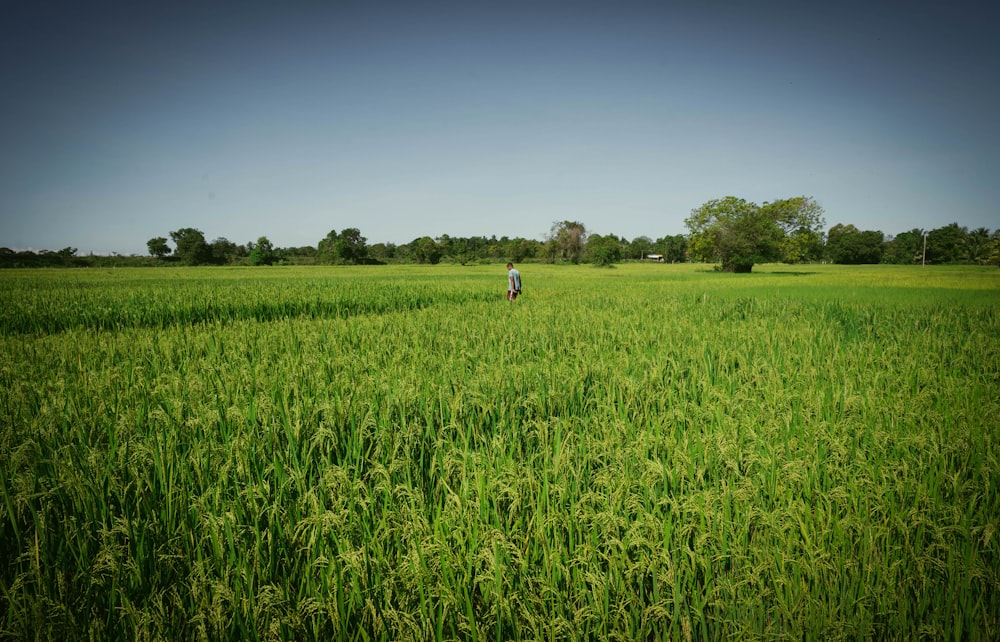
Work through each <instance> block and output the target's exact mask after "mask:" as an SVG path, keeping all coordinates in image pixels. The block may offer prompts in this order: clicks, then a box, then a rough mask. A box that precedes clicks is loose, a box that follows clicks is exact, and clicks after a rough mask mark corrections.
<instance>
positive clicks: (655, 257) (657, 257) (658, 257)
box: [646, 254, 666, 263]
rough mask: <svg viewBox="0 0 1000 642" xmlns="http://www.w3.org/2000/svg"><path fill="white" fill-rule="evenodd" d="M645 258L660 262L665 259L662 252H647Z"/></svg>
mask: <svg viewBox="0 0 1000 642" xmlns="http://www.w3.org/2000/svg"><path fill="white" fill-rule="evenodd" d="M646 258H647V259H650V260H652V261H658V262H660V263H663V262H664V261H666V259H665V258H663V255H662V254H647V255H646Z"/></svg>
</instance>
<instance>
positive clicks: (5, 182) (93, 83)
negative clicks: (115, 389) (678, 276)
mask: <svg viewBox="0 0 1000 642" xmlns="http://www.w3.org/2000/svg"><path fill="white" fill-rule="evenodd" d="M149 4H154V3H145V2H128V3H124V2H123V3H106V2H99V1H95V2H75V1H74V2H47V1H45V0H29V1H22V0H7V1H5V2H3V3H2V4H0V246H5V247H10V248H15V249H27V248H34V249H51V250H58V249H61V248H63V247H67V246H73V247H77V248H79V250H80V252H81V253H84V254H86V253H89V252H95V253H109V252H118V253H121V254H131V253H137V254H145V253H146V252H147V249H146V241H148V240H149V239H150V238H153V237H156V236H164V237H167V238H169V233H170V231H172V230H176V229H180V228H182V227H195V228H198V229H200V230H201V231H202V232H204V234H205V237H206V239H207V240H209V241H211V240H213V239H215V238H218V237H225V238H227V239H229V240H231V241H234V242H236V243H240V244H243V243H246V242H247V241H253V240H256V239H257V238H258V237H260V236H267V237H268V238H269V239H270V240H271V241H272V243H274V245H276V246H279V247H288V246H300V245H316V243H317V242H318V241H319V240H320V239H322V238H323V237H324V236H325V235H326V234H327V232H329V231H330V230H331V229H336V230H338V231H339V230H341V229H343V228H346V227H357V228H360V229H361V232H362V234H363V235H364V236H365V237H366V238H367V239H368V242H369V243H377V242H393V243H407V242H409V241H411V240H413V239H414V238H417V237H419V236H423V235H429V236H432V237H438V236H440V235H442V234H448V235H451V236H474V235H484V236H490V235H494V234H495V235H496V236H498V237H500V236H510V237H524V238H539V239H540V238H543V237H544V235H545V233H546V232H547V231H548V230H549V228H550V226H551V224H552V222H553V221H560V220H577V221H581V222H583V223H584V224H585V225H586V226H587V229H588V230H589V231H591V232H597V233H601V234H616V235H620V236H625V237H626V238H628V239H632V238H635V237H637V236H641V235H644V236H650V237H653V238H657V237H660V236H663V235H666V234H681V233H685V232H686V229H685V227H684V219H685V218H686V217H687V216H688V215H689V214H690V212H691V210H692V209H693V208H696V207H698V206H699V205H701V204H702V203H704V202H705V201H707V200H709V199H713V198H720V197H723V196H726V195H735V196H740V197H743V198H746V199H748V200H752V201H755V202H757V203H762V202H764V201H770V200H774V199H777V198H784V197H789V196H796V195H807V196H812V197H814V198H815V199H816V200H817V201H818V202H819V203H820V204H821V205H822V206H823V207H824V209H825V210H826V221H827V227H829V226H832V225H833V224H835V223H845V224H847V223H851V224H854V225H855V226H857V227H859V228H860V229H878V230H882V231H883V232H886V233H887V234H897V233H899V232H903V231H907V230H910V229H912V228H923V229H933V228H936V227H940V226H942V225H946V224H948V223H951V222H958V223H959V224H960V225H964V226H967V227H969V228H976V227H987V228H989V229H991V230H992V229H996V228H998V227H1000V206H998V204H1000V171H998V170H1000V160H998V159H1000V124H998V116H997V114H1000V26H998V24H1000V21H998V20H997V15H996V11H995V10H993V9H991V8H990V6H991V5H990V4H989V3H985V2H979V3H969V2H963V1H961V0H960V1H959V2H949V3H946V2H856V1H853V0H850V1H846V2H829V1H825V2H765V1H755V0H749V1H746V2H732V3H723V2H713V1H712V0H706V1H703V2H697V1H684V2H670V1H663V2H631V1H628V0H622V1H616V2H610V1H608V2H545V1H544V0H539V1H536V2H521V1H520V0H509V1H504V2H500V1H490V2H479V1H476V0H464V1H462V2H419V1H412V2H395V1H377V0H372V1H366V2H351V1H343V2H336V1H333V2H324V3H303V2H260V3H254V2H233V3H217V2H197V3H186V2H166V3H155V4H157V5H158V6H157V8H151V7H148V6H146V5H149Z"/></svg>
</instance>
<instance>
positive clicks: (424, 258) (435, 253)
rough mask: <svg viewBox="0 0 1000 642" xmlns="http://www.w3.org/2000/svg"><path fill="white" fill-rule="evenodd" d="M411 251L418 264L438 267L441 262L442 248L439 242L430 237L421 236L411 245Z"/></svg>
mask: <svg viewBox="0 0 1000 642" xmlns="http://www.w3.org/2000/svg"><path fill="white" fill-rule="evenodd" d="M410 250H411V252H412V253H413V257H414V258H415V259H416V260H417V263H430V264H432V265H436V264H437V263H438V262H439V261H440V260H441V248H439V247H438V244H437V242H436V241H435V240H434V239H432V238H431V237H429V236H421V237H420V238H418V239H414V240H413V242H411V243H410Z"/></svg>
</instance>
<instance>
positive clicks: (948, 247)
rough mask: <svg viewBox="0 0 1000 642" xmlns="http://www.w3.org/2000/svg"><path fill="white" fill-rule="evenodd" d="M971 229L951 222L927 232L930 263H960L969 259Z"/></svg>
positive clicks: (928, 259) (928, 260)
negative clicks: (968, 242)
mask: <svg viewBox="0 0 1000 642" xmlns="http://www.w3.org/2000/svg"><path fill="white" fill-rule="evenodd" d="M968 233H969V230H968V229H967V228H965V227H962V226H960V225H959V224H958V223H951V224H949V225H945V226H944V227H939V228H937V229H935V230H931V231H930V232H928V233H927V262H928V263H938V264H940V263H959V262H962V261H965V260H966V259H967V255H968V252H967V247H966V246H967V239H966V237H967V236H968Z"/></svg>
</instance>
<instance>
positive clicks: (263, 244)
mask: <svg viewBox="0 0 1000 642" xmlns="http://www.w3.org/2000/svg"><path fill="white" fill-rule="evenodd" d="M273 263H274V245H272V244H271V241H270V240H268V238H267V237H266V236H262V237H260V238H259V239H257V242H256V243H254V244H253V248H252V249H251V250H250V265H271V264H273Z"/></svg>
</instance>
